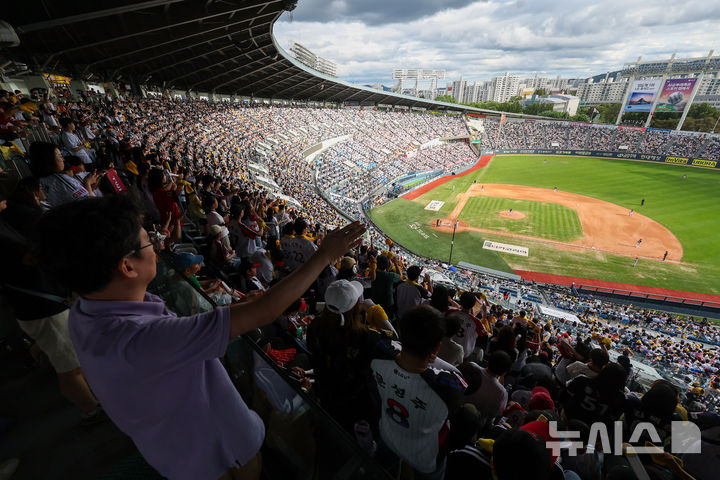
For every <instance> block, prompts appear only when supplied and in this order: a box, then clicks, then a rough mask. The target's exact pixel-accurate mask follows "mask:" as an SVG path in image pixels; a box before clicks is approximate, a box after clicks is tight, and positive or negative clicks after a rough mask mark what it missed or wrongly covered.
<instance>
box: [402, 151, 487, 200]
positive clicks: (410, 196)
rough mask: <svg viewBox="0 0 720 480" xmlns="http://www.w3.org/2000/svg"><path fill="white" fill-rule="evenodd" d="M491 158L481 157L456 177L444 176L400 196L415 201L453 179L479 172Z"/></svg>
mask: <svg viewBox="0 0 720 480" xmlns="http://www.w3.org/2000/svg"><path fill="white" fill-rule="evenodd" d="M492 157H493V156H492V155H483V156H481V157H480V160H479V161H478V162H477V163H476V164H475V165H473V166H472V167H470V168H468V169H467V170H465V171H464V172H461V173H458V174H457V175H446V176H444V177H440V178H438V179H437V180H433V181H432V182H430V183H428V184H427V185H423V186H422V187H419V188H416V189H415V190H413V191H411V192H408V193H406V194H405V195H402V198H404V199H406V200H415V199H416V198H418V197H419V196H420V195H424V194H426V193H427V192H429V191H430V190H432V189H433V188H435V187H439V186H440V185H442V184H443V183H445V182H448V181H450V180H452V179H453V178H457V177H464V176H465V175H467V174H468V173H471V172H474V171H475V170H480V169H481V168H483V167H485V166H487V164H488V163H490V160H491V159H492Z"/></svg>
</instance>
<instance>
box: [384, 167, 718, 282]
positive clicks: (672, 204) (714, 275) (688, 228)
mask: <svg viewBox="0 0 720 480" xmlns="http://www.w3.org/2000/svg"><path fill="white" fill-rule="evenodd" d="M683 175H687V178H685V179H683V178H682V176H683ZM473 181H477V183H478V184H490V183H502V184H510V185H528V186H534V187H543V188H553V187H555V186H557V187H558V188H559V189H560V190H564V191H568V192H573V193H578V194H581V195H587V196H590V197H594V198H598V199H601V200H605V201H607V202H611V203H615V204H617V205H620V206H623V207H625V208H627V209H634V210H635V211H637V212H639V213H642V214H643V215H646V216H648V217H650V218H652V219H653V220H655V221H657V222H659V223H660V224H662V225H664V226H665V227H667V228H668V229H669V230H670V231H671V232H673V234H675V236H676V237H677V238H678V240H679V241H680V242H681V244H682V245H683V250H684V256H683V258H682V264H680V265H678V264H670V263H662V262H653V261H642V260H641V261H640V262H639V264H638V266H637V267H635V268H632V259H628V257H622V256H616V255H609V254H603V253H600V252H574V251H565V250H559V249H556V248H554V247H553V246H551V245H547V244H543V243H541V242H532V241H526V240H521V239H512V241H510V242H509V241H508V240H509V239H508V238H507V237H503V236H500V235H492V234H482V235H480V234H476V233H466V234H465V233H464V234H459V235H458V236H457V238H456V241H455V249H454V250H455V253H454V254H453V263H456V262H457V261H460V260H464V261H467V262H470V263H474V264H478V265H483V266H486V267H489V268H495V269H498V270H505V271H509V270H511V269H517V270H530V271H537V272H545V273H555V274H559V275H570V276H577V277H582V278H591V279H592V278H594V279H602V280H609V281H616V282H623V283H631V284H638V285H648V286H655V287H663V288H672V289H677V290H690V291H697V292H704V293H712V294H720V171H714V170H710V169H700V168H692V167H680V166H675V165H666V164H656V163H650V162H633V161H626V160H617V159H600V158H588V157H565V156H556V157H555V156H521V155H508V156H498V157H495V158H494V159H493V160H492V161H491V162H490V164H489V165H488V166H487V167H485V168H483V169H480V170H478V171H476V172H472V173H470V174H469V175H466V176H465V177H459V178H456V179H453V180H451V181H449V182H447V183H445V184H443V185H441V186H439V187H437V188H435V189H433V190H431V191H430V192H427V193H425V194H424V195H422V196H420V197H419V198H417V199H415V200H413V201H408V200H405V199H402V198H399V199H396V200H394V201H392V202H390V203H388V204H386V205H383V206H381V207H378V208H376V209H374V210H372V212H371V216H372V218H373V220H374V221H375V222H376V223H377V224H378V226H379V227H380V228H381V229H382V230H383V231H384V232H385V233H386V234H388V235H389V236H390V237H391V238H394V239H395V240H397V241H398V242H400V243H401V244H403V245H404V246H406V247H408V248H410V249H411V250H414V251H416V252H417V253H419V254H421V255H426V256H430V257H434V258H440V259H443V260H447V252H449V244H450V238H449V235H447V234H441V233H436V232H433V231H432V229H431V228H430V227H429V226H425V225H429V223H430V222H431V221H432V220H433V219H435V218H441V217H447V216H448V215H449V214H450V212H451V211H452V210H453V208H454V207H455V206H456V205H457V202H458V198H459V195H460V194H461V193H462V192H465V191H466V190H467V188H468V187H469V186H470V185H471V184H472V183H473ZM453 186H454V187H455V189H454V190H453ZM480 198H482V197H473V198H471V199H470V200H469V201H468V204H467V205H466V207H465V208H464V209H463V212H462V213H461V218H462V219H463V220H465V221H468V223H470V224H473V223H475V221H481V219H480V218H473V219H472V220H473V221H469V220H467V219H466V218H464V217H463V216H464V215H470V216H475V215H479V214H476V213H473V212H478V211H481V210H482V207H481V206H480V208H478V205H475V206H473V207H472V208H469V206H471V203H470V202H475V201H477V200H479V199H480ZM642 198H645V205H644V206H640V201H641V199H642ZM431 200H440V201H444V202H445V204H444V205H443V207H442V208H441V209H440V211H439V212H432V211H427V210H424V208H425V206H427V204H428V203H429V202H430V201H431ZM531 203H533V202H531ZM513 208H515V207H513ZM504 209H506V208H505V207H503V208H500V210H504ZM466 211H468V213H466ZM555 221H556V220H555ZM552 222H553V219H552V217H551V216H543V217H542V218H539V219H538V218H536V219H535V220H534V221H533V223H534V224H535V226H536V227H535V228H536V229H535V233H533V235H534V236H541V235H539V234H538V232H547V231H554V232H556V233H557V232H558V227H557V226H556V227H553V226H552ZM556 222H557V221H556ZM413 223H417V224H419V225H421V227H420V228H421V229H422V230H423V231H424V233H425V235H427V236H429V239H425V238H424V237H423V236H422V235H420V234H419V233H418V232H417V230H416V229H412V228H410V227H409V225H411V224H413ZM503 223H504V224H505V225H507V222H503ZM556 225H557V223H556ZM474 226H478V227H481V228H483V227H482V225H474ZM484 228H492V229H499V228H498V227H497V226H495V227H484ZM511 228H515V227H511ZM571 230H572V229H571ZM515 233H520V232H515ZM557 234H562V233H557ZM570 235H572V233H570ZM483 239H489V240H493V241H499V242H504V243H513V244H516V245H523V246H528V247H529V248H530V249H531V253H530V256H529V257H520V256H516V255H509V254H498V253H496V252H491V251H488V250H483V249H482V248H481V245H482V240H483ZM628 260H630V261H628Z"/></svg>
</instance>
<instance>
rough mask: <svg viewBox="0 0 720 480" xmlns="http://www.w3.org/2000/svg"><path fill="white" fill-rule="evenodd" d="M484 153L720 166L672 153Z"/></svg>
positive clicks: (520, 150)
mask: <svg viewBox="0 0 720 480" xmlns="http://www.w3.org/2000/svg"><path fill="white" fill-rule="evenodd" d="M482 154H483V155H571V156H580V157H601V158H619V159H623V160H643V161H647V162H657V163H669V164H672V165H687V166H692V167H703V168H720V162H717V161H716V160H706V159H704V158H687V157H675V156H671V155H652V154H646V153H625V152H601V151H597V150H550V149H528V148H506V149H498V150H483V151H482Z"/></svg>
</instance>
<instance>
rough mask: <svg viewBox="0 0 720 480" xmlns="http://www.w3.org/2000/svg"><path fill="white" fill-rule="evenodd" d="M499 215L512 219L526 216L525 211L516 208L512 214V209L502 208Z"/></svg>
mask: <svg viewBox="0 0 720 480" xmlns="http://www.w3.org/2000/svg"><path fill="white" fill-rule="evenodd" d="M498 215H500V216H501V217H503V218H509V219H510V220H520V219H521V218H525V214H524V213H522V212H518V211H516V210H513V212H512V214H511V213H510V210H502V211H500V212H499V213H498Z"/></svg>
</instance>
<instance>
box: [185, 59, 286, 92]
mask: <svg viewBox="0 0 720 480" xmlns="http://www.w3.org/2000/svg"><path fill="white" fill-rule="evenodd" d="M266 60H267V58H265V57H263V58H260V59H258V60H255V61H254V62H250V63H246V64H244V65H240V66H239V67H235V68H232V69H230V70H226V71H224V72H222V73H218V74H217V75H214V76H212V77H208V78H204V79H202V81H200V82H197V83H195V84H193V85H191V86H190V88H195V86H197V85H200V84H201V83H205V82H208V81H210V80H215V79H216V78H220V77H222V76H224V75H227V74H228V73H232V72H237V71H238V70H240V69H241V68H247V67H248V66H250V65H252V64H253V63H257V62H263V61H266ZM275 63H276V62H273V63H269V64H267V65H265V66H264V67H260V68H258V69H257V70H253V71H252V72H250V73H247V74H245V75H241V76H239V77H235V78H234V79H233V80H239V79H241V78H245V77H247V76H248V75H252V74H253V73H255V72H261V71H263V70H265V69H266V68H268V67H271V66H273V65H275ZM227 83H230V82H227ZM221 85H226V83H223V84H221ZM218 86H219V85H216V86H215V87H214V88H217V87H218Z"/></svg>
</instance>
